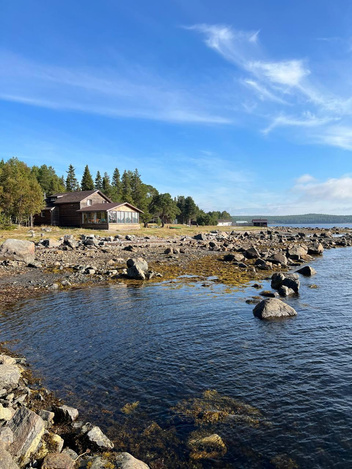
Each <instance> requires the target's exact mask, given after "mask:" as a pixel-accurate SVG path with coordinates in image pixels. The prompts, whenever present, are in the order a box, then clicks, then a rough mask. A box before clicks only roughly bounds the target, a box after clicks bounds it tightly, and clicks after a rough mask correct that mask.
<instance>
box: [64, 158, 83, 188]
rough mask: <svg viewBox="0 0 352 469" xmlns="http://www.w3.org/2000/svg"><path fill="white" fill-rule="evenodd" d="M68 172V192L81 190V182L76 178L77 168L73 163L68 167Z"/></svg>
mask: <svg viewBox="0 0 352 469" xmlns="http://www.w3.org/2000/svg"><path fill="white" fill-rule="evenodd" d="M66 172H67V177H66V190H67V192H75V191H79V190H80V187H79V183H78V181H77V178H76V174H75V168H74V167H73V166H72V164H70V166H69V167H68V171H66Z"/></svg>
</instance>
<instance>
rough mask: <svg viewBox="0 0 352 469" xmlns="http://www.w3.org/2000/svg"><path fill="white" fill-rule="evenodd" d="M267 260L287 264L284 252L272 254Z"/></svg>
mask: <svg viewBox="0 0 352 469" xmlns="http://www.w3.org/2000/svg"><path fill="white" fill-rule="evenodd" d="M268 260H269V261H270V262H272V263H273V264H281V265H287V257H286V256H285V255H284V254H280V253H277V254H274V255H273V256H271V257H270V259H268Z"/></svg>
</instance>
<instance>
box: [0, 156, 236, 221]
mask: <svg viewBox="0 0 352 469" xmlns="http://www.w3.org/2000/svg"><path fill="white" fill-rule="evenodd" d="M95 189H98V190H100V191H101V192H103V193H104V194H105V195H106V196H107V197H109V199H111V200H112V201H113V202H116V203H123V202H128V203H130V204H131V205H134V206H135V207H138V208H139V209H140V210H142V211H143V214H141V216H140V219H141V221H142V222H143V223H144V224H145V225H147V224H148V222H150V221H155V222H157V223H160V224H161V225H162V226H164V225H165V223H173V222H174V221H175V220H177V222H178V223H182V224H191V223H196V224H198V225H216V224H217V221H218V219H220V218H226V219H230V214H229V213H227V212H208V213H205V212H204V211H203V210H201V209H200V208H199V207H198V206H197V204H196V203H195V201H194V200H193V198H192V197H190V196H187V197H185V196H178V197H176V198H173V197H172V196H171V195H170V194H169V193H163V194H161V193H159V191H158V190H157V189H156V188H155V187H153V186H151V185H149V184H145V183H144V182H143V181H142V179H141V175H140V174H139V171H138V169H135V170H134V171H131V170H125V171H123V173H122V175H121V173H120V171H119V169H118V168H115V169H114V171H113V173H112V177H110V175H109V174H108V173H107V172H104V173H101V172H100V171H97V173H96V175H95V178H94V179H93V176H92V174H91V172H90V170H89V167H88V165H86V166H85V168H84V171H83V176H82V179H81V181H79V180H78V179H77V177H76V171H75V168H74V167H73V165H69V167H68V170H67V171H66V178H65V177H63V176H61V177H59V176H58V175H57V174H56V171H55V169H54V168H53V167H52V166H47V165H42V166H32V167H29V166H27V165H26V164H25V163H24V162H22V161H20V160H19V159H18V158H10V159H9V160H8V161H6V162H5V161H4V160H2V161H0V223H2V224H4V222H5V221H8V222H9V223H17V224H28V223H30V222H31V219H32V217H33V215H34V214H36V213H39V212H40V211H41V210H42V208H43V207H44V206H45V202H44V199H45V197H48V196H50V195H53V194H57V193H64V192H75V191H90V190H95Z"/></svg>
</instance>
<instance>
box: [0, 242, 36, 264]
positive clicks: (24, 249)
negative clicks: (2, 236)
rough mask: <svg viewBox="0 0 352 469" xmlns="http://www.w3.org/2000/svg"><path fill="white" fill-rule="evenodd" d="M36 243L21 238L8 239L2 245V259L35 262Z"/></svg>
mask: <svg viewBox="0 0 352 469" xmlns="http://www.w3.org/2000/svg"><path fill="white" fill-rule="evenodd" d="M34 258H35V244H34V243H32V242H31V241H23V240H21V239H7V240H6V241H5V242H4V243H3V245H2V246H1V247H0V259H1V260H15V261H22V262H25V263H26V264H28V263H30V262H34Z"/></svg>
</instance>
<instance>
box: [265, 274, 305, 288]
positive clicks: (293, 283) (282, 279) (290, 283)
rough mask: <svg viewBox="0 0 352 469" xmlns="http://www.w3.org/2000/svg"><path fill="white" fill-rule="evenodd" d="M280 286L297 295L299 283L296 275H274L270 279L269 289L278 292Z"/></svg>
mask: <svg viewBox="0 0 352 469" xmlns="http://www.w3.org/2000/svg"><path fill="white" fill-rule="evenodd" d="M282 286H285V287H288V288H291V289H292V290H293V291H294V292H295V293H298V291H299V287H300V281H299V278H298V275H297V274H283V273H282V272H279V273H275V274H273V275H272V277H271V288H274V289H275V290H278V289H279V288H281V287H282Z"/></svg>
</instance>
